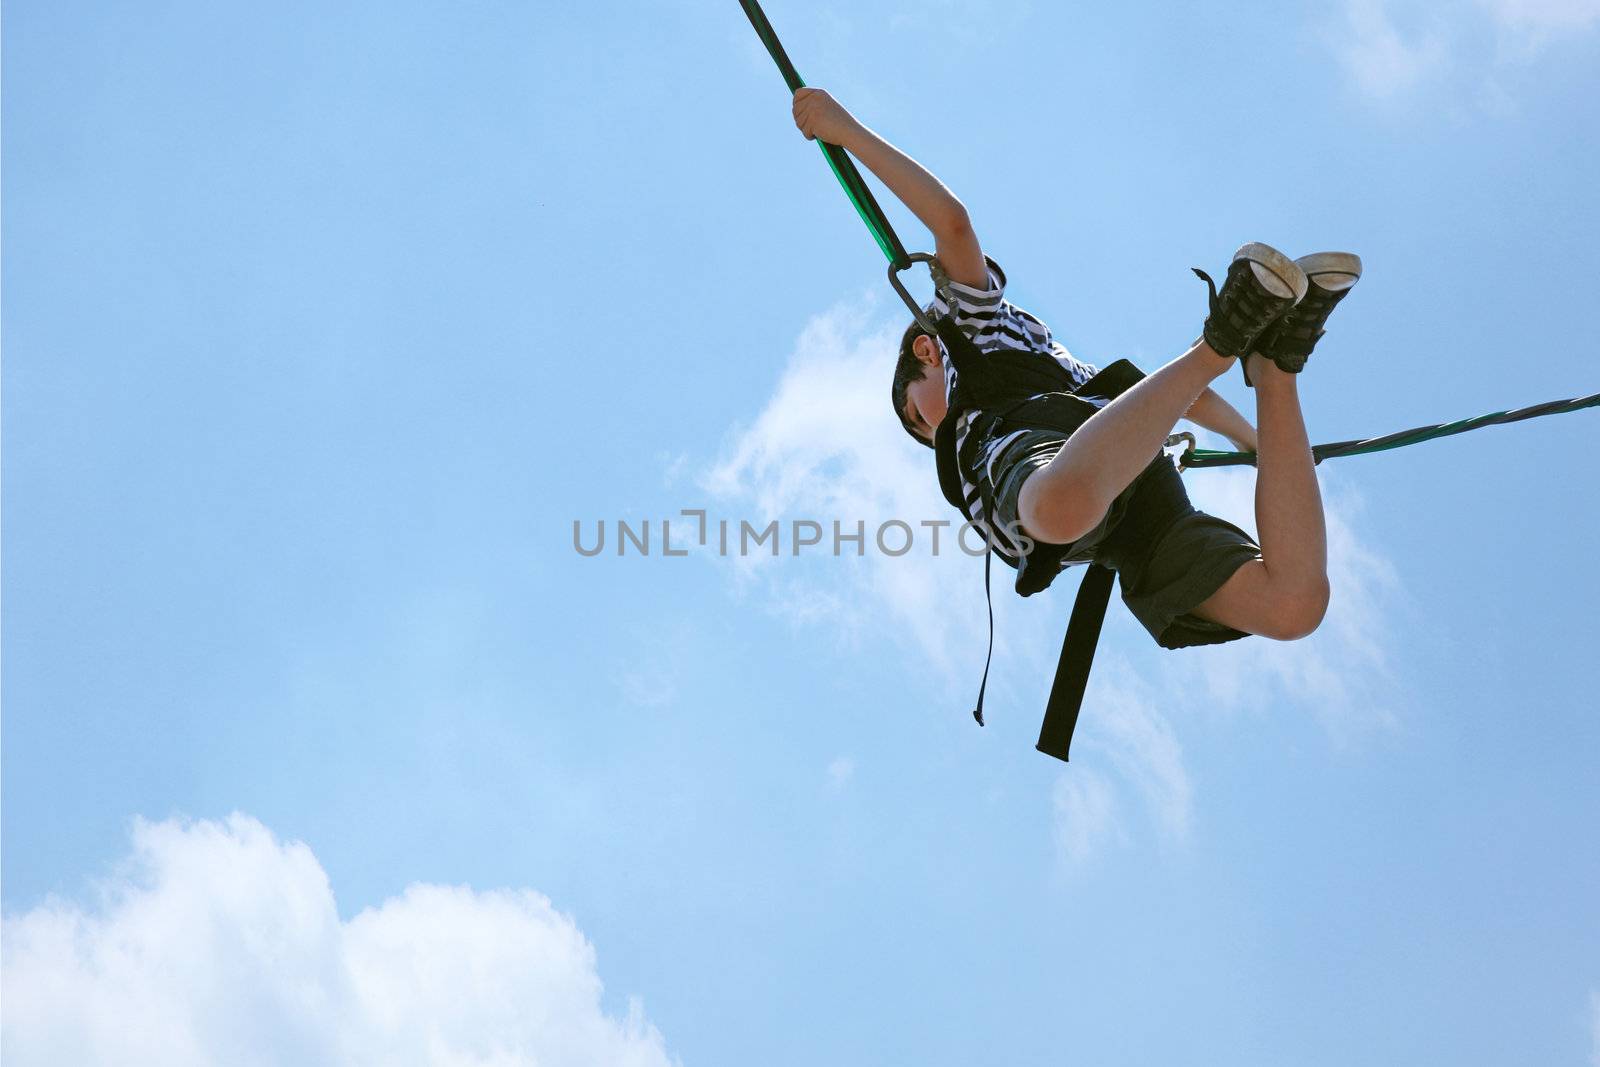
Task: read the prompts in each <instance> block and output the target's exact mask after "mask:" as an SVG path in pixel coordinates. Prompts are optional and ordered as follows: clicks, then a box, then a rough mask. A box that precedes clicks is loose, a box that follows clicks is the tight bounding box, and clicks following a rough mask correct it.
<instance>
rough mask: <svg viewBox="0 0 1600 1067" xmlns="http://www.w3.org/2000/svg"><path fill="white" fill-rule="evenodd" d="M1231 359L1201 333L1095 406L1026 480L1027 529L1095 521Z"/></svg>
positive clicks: (1057, 537) (1040, 532) (1043, 531)
mask: <svg viewBox="0 0 1600 1067" xmlns="http://www.w3.org/2000/svg"><path fill="white" fill-rule="evenodd" d="M1233 362H1234V361H1233V360H1232V359H1226V358H1223V357H1221V356H1219V355H1218V354H1217V353H1216V352H1215V351H1214V350H1213V349H1212V348H1211V346H1210V345H1208V344H1206V343H1205V342H1204V341H1200V342H1198V343H1196V344H1195V346H1194V347H1193V348H1191V349H1189V351H1187V352H1185V353H1184V354H1183V355H1181V356H1179V357H1178V358H1177V359H1175V360H1173V361H1172V362H1170V363H1168V364H1167V365H1166V366H1164V367H1162V368H1161V369H1160V370H1158V371H1156V372H1155V373H1154V374H1151V375H1149V376H1148V377H1146V378H1144V379H1143V380H1142V381H1140V382H1139V384H1137V385H1135V386H1134V387H1133V388H1131V389H1129V390H1128V391H1127V392H1125V393H1123V394H1122V395H1121V396H1119V397H1117V398H1116V399H1115V400H1113V401H1112V402H1111V403H1109V404H1107V405H1106V406H1105V407H1103V408H1101V409H1100V410H1099V411H1097V412H1095V413H1094V415H1093V416H1092V417H1091V418H1090V419H1089V420H1088V421H1087V422H1085V423H1084V424H1083V425H1082V426H1080V427H1078V429H1076V430H1075V431H1073V433H1072V436H1071V437H1069V438H1068V439H1067V441H1066V443H1065V444H1064V445H1062V447H1061V451H1060V452H1058V453H1057V454H1056V456H1055V458H1054V459H1052V460H1051V461H1050V462H1049V463H1048V464H1047V465H1046V466H1044V467H1042V468H1040V469H1039V470H1037V471H1035V472H1034V473H1033V474H1032V475H1030V476H1029V478H1028V480H1027V481H1026V482H1024V483H1023V485H1022V491H1021V493H1020V495H1019V497H1018V501H1017V511H1018V517H1019V519H1020V520H1021V522H1022V526H1023V529H1025V530H1026V531H1027V532H1028V534H1029V535H1030V536H1032V537H1034V538H1036V539H1038V540H1040V541H1047V542H1051V543H1055V544H1066V543H1068V542H1070V541H1075V540H1077V539H1078V538H1079V537H1082V536H1083V535H1084V534H1086V533H1088V532H1089V531H1090V530H1092V529H1094V527H1095V526H1096V525H1098V524H1099V522H1100V520H1101V518H1103V517H1104V516H1105V513H1106V510H1107V509H1108V508H1110V507H1111V502H1112V501H1113V500H1115V499H1116V498H1117V494H1118V493H1121V492H1122V491H1123V490H1124V489H1126V488H1127V487H1128V486H1129V485H1131V484H1132V483H1133V480H1134V479H1135V478H1137V477H1138V476H1139V473H1140V472H1141V471H1143V470H1144V469H1145V467H1146V466H1148V465H1149V463H1150V461H1151V460H1152V459H1153V458H1155V455H1156V453H1158V452H1160V451H1161V446H1162V445H1163V444H1165V443H1166V440H1167V436H1168V435H1169V434H1170V433H1172V428H1173V427H1174V426H1176V425H1177V422H1178V420H1179V419H1180V418H1182V417H1183V415H1184V413H1185V412H1187V411H1188V410H1189V408H1190V407H1191V406H1192V405H1193V404H1194V402H1195V400H1196V399H1197V398H1198V397H1199V396H1200V394H1201V393H1202V392H1204V391H1205V388H1206V386H1207V385H1209V384H1210V383H1211V382H1212V381H1213V380H1214V379H1216V378H1217V377H1218V376H1220V375H1221V374H1223V373H1224V372H1225V371H1227V370H1228V369H1229V368H1230V367H1231V366H1232V365H1233ZM1274 369H1276V368H1274ZM1284 377H1288V375H1284Z"/></svg>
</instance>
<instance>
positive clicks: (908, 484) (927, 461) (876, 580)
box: [702, 300, 1006, 680]
mask: <svg viewBox="0 0 1600 1067" xmlns="http://www.w3.org/2000/svg"><path fill="white" fill-rule="evenodd" d="M878 309H879V306H878V304H877V302H876V301H870V300H869V301H867V302H866V303H864V304H857V305H844V304H841V305H839V306H836V307H834V308H832V309H831V310H829V311H828V312H826V313H824V314H822V315H818V316H816V317H814V318H813V319H811V320H810V321H809V322H808V323H807V324H806V326H805V328H804V330H803V331H802V333H801V335H800V339H799V341H798V342H797V344H796V346H795V351H794V353H793V355H792V356H791V357H790V359H789V362H788V364H787V366H786V367H785V368H784V372H783V375H782V377H781V378H780V379H779V381H778V384H777V387H776V389H775V391H774V393H773V395H772V397H771V399H769V400H768V402H767V404H766V406H765V407H764V408H763V409H762V411H761V413H760V414H759V415H758V416H757V417H756V419H755V421H754V422H753V423H751V424H750V425H749V426H747V427H744V428H742V429H740V430H739V431H738V432H737V433H736V434H735V435H734V437H733V440H732V441H731V443H730V446H729V448H728V450H727V452H726V454H725V455H724V456H723V457H722V458H721V459H720V461H719V462H717V463H716V464H715V466H714V467H713V468H712V469H711V470H710V471H709V472H707V474H706V476H705V477H704V478H703V479H702V487H703V488H704V489H705V490H706V491H707V492H709V493H711V494H712V495H713V496H714V497H716V498H717V499H718V500H720V501H722V502H724V503H730V504H738V505H743V506H744V507H745V510H746V511H747V512H748V513H749V517H750V519H751V521H752V523H757V524H760V523H764V522H766V521H767V520H768V519H771V518H780V517H795V518H807V519H815V520H817V521H819V522H821V523H823V525H824V527H825V528H827V530H828V533H827V535H826V537H827V543H826V545H825V546H822V547H821V548H819V549H817V550H813V552H814V555H813V556H812V557H811V558H812V559H815V560H817V561H818V562H819V566H818V567H810V566H806V565H804V559H803V560H802V561H801V565H796V561H795V560H794V559H793V558H792V557H788V556H787V555H785V556H784V557H783V558H780V559H779V560H776V561H775V560H773V559H772V558H770V557H769V556H765V555H756V556H752V557H750V558H748V559H743V560H741V561H740V562H741V564H742V565H743V566H744V567H745V568H746V577H747V578H750V579H751V580H759V581H761V582H762V583H763V585H762V589H763V597H764V599H765V600H766V601H767V602H768V603H769V604H771V605H772V606H773V608H774V610H775V611H777V612H779V613H780V614H781V615H782V616H783V617H785V618H787V619H790V620H792V621H794V622H796V623H797V624H802V625H815V624H819V623H821V624H825V625H826V626H827V627H828V628H829V629H830V631H832V632H834V633H836V634H841V633H842V634H843V635H846V636H847V635H850V634H853V633H859V632H865V631H868V630H878V629H881V628H884V627H885V626H886V625H887V626H889V627H892V628H893V629H895V630H896V631H898V632H901V633H904V634H905V635H907V637H908V638H909V639H910V640H911V642H912V643H913V644H915V645H917V646H919V647H920V648H921V649H923V650H924V651H925V652H926V653H927V655H928V657H929V659H930V661H931V662H933V663H935V664H937V665H939V666H940V667H941V668H943V667H945V666H946V664H947V661H948V659H949V657H948V656H947V655H944V654H942V653H943V652H945V651H947V650H948V649H949V648H951V647H959V646H960V645H963V644H964V645H968V646H970V645H971V644H972V642H974V641H978V640H981V639H982V626H981V623H980V621H979V619H978V618H977V616H976V614H975V613H974V612H973V611H970V610H967V608H968V607H969V606H970V607H977V608H978V610H981V607H980V606H979V605H980V604H981V596H982V592H983V589H982V582H981V578H979V575H980V574H981V569H982V564H981V562H980V561H979V559H977V558H974V557H970V556H967V555H965V554H963V553H962V552H960V550H959V549H957V548H956V547H955V545H954V542H953V539H954V534H955V530H954V529H953V528H952V529H946V530H944V531H943V532H942V533H941V535H940V546H939V547H940V555H939V556H937V557H934V556H932V555H931V554H930V553H929V551H928V548H929V547H930V545H931V540H930V539H931V537H932V533H931V531H928V530H926V529H923V528H921V527H920V526H919V524H920V523H921V522H922V521H923V520H933V521H950V520H955V519H957V518H958V516H957V515H956V513H955V512H954V511H953V509H952V508H951V507H950V505H949V504H948V503H946V502H945V500H944V498H943V497H942V496H940V494H939V489H938V483H937V481H936V480H935V478H934V470H933V453H932V452H931V451H929V450H927V449H925V448H921V447H919V446H918V445H916V444H914V443H913V442H912V441H911V439H910V438H908V437H907V436H906V434H905V431H904V430H902V429H901V428H900V425H899V423H898V422H897V421H896V420H895V418H894V415H893V411H892V410H891V407H890V404H889V382H890V378H891V376H892V374H893V371H894V360H895V351H896V346H897V344H898V342H899V337H900V333H901V331H902V330H903V329H904V326H905V324H904V323H903V322H899V321H896V320H891V319H885V318H883V317H882V316H881V314H877V313H878ZM836 519H837V520H839V521H840V522H841V523H842V524H843V526H844V529H845V531H846V532H853V531H854V530H855V524H856V523H857V522H864V523H865V529H866V536H867V539H868V543H867V550H866V555H865V557H864V558H860V559H857V558H856V557H855V555H854V553H855V549H854V547H853V546H851V545H849V544H846V545H844V552H845V556H844V557H843V558H839V559H835V558H834V557H832V556H831V555H828V552H829V551H831V545H832V526H831V524H832V522H833V521H834V520H836ZM895 519H897V520H900V521H902V522H905V523H908V524H910V526H911V527H912V529H913V533H914V537H915V542H914V545H913V548H912V550H911V551H910V552H909V553H907V554H906V555H903V556H899V557H891V556H887V555H885V554H883V553H881V552H879V551H877V550H876V547H875V546H874V545H873V544H872V540H873V538H874V534H875V531H876V530H877V529H878V528H879V526H880V524H881V523H883V522H885V521H888V520H895ZM890 546H891V548H898V547H899V546H898V541H892V542H890ZM785 552H786V553H787V549H785ZM774 563H777V564H779V565H777V566H774V565H773V564H774ZM819 570H825V571H826V572H827V574H828V577H827V578H819V577H818V573H819ZM1000 584H1001V585H1002V587H1003V586H1004V585H1005V584H1006V580H1005V579H1002V581H1001V583H1000ZM1002 591H1003V590H1002ZM952 596H953V597H954V598H955V604H956V606H955V607H952V604H951V597H952ZM997 599H998V598H997ZM952 680H953V679H952Z"/></svg>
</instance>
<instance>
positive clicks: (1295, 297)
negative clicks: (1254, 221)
mask: <svg viewBox="0 0 1600 1067" xmlns="http://www.w3.org/2000/svg"><path fill="white" fill-rule="evenodd" d="M1193 269H1194V272H1195V273H1196V274H1197V275H1199V276H1200V277H1201V278H1202V279H1204V280H1205V283H1206V287H1207V288H1208V289H1210V290H1211V314H1210V315H1208V316H1207V317H1206V328H1205V333H1204V334H1203V336H1204V337H1205V341H1206V344H1208V345H1210V346H1211V348H1212V350H1213V351H1215V352H1216V353H1217V355H1219V356H1227V357H1232V356H1243V355H1245V354H1246V353H1248V352H1249V351H1250V350H1251V349H1252V347H1254V345H1255V340H1256V338H1257V337H1259V336H1260V335H1261V334H1262V333H1263V332H1264V331H1265V330H1266V329H1267V327H1269V326H1271V325H1272V324H1273V322H1275V321H1276V320H1277V319H1278V318H1279V317H1280V316H1282V315H1283V314H1284V313H1285V312H1287V311H1288V310H1289V309H1290V308H1292V307H1294V306H1295V304H1296V303H1297V302H1298V301H1299V300H1300V298H1301V297H1303V296H1305V295H1306V276H1305V274H1304V272H1302V271H1301V270H1300V268H1299V267H1297V266H1295V265H1294V263H1293V262H1292V261H1291V260H1290V259H1289V257H1288V256H1286V255H1284V254H1283V253H1282V252H1279V251H1278V250H1277V249H1276V248H1272V247H1270V246H1268V245H1264V244H1257V243H1255V242H1252V243H1250V244H1247V245H1245V246H1244V247H1242V248H1240V249H1239V251H1237V252H1235V253H1234V254H1233V262H1232V263H1231V264H1229V266H1228V276H1227V277H1226V278H1225V279H1224V280H1223V282H1222V291H1221V292H1220V293H1219V292H1218V291H1217V284H1216V283H1215V282H1213V281H1212V280H1211V275H1209V274H1207V273H1206V272H1205V271H1203V270H1201V269H1200V268H1199V267H1195V268H1193ZM1247 380H1248V379H1247Z"/></svg>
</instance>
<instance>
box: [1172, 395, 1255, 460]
mask: <svg viewBox="0 0 1600 1067" xmlns="http://www.w3.org/2000/svg"><path fill="white" fill-rule="evenodd" d="M1183 417H1184V418H1186V419H1188V420H1189V421H1190V422H1192V423H1194V424H1195V425H1196V426H1199V427H1202V428H1204V429H1207V430H1210V431H1211V432H1212V433H1220V434H1221V435H1222V436H1224V437H1226V438H1227V439H1228V440H1230V441H1232V442H1233V444H1234V447H1235V448H1238V449H1239V450H1240V451H1243V452H1254V451H1255V450H1256V428H1255V427H1254V426H1251V425H1250V420H1249V419H1246V418H1245V417H1244V416H1243V415H1241V414H1239V412H1238V410H1237V409H1235V408H1234V406H1233V405H1232V404H1230V403H1228V402H1227V401H1226V400H1224V399H1222V397H1221V396H1219V395H1218V394H1217V392H1216V391H1215V390H1214V389H1212V388H1211V387H1210V386H1209V385H1208V386H1206V391H1205V392H1203V393H1201V394H1200V397H1199V399H1197V400H1196V401H1195V402H1194V403H1193V404H1192V405H1190V407H1189V410H1188V411H1186V412H1184V415H1183Z"/></svg>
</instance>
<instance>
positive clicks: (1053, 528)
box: [1017, 474, 1106, 545]
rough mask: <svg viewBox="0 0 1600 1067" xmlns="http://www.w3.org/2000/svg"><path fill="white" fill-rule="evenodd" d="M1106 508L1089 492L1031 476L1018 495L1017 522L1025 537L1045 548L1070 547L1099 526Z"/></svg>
mask: <svg viewBox="0 0 1600 1067" xmlns="http://www.w3.org/2000/svg"><path fill="white" fill-rule="evenodd" d="M1105 514H1106V506H1102V505H1100V504H1099V503H1098V502H1097V501H1095V500H1093V499H1092V496H1091V494H1090V493H1088V492H1084V491H1079V492H1073V491H1072V487H1071V486H1064V485H1059V484H1055V483H1047V482H1046V481H1045V480H1044V479H1042V478H1040V477H1039V475H1038V474H1034V475H1033V476H1032V477H1030V478H1028V480H1027V481H1025V482H1023V483H1022V490H1021V492H1019V493H1018V495H1017V518H1018V519H1019V520H1021V522H1022V528H1023V529H1024V530H1026V531H1027V533H1028V536H1029V537H1032V538H1033V539H1034V540H1036V541H1043V542H1045V543H1047V544H1053V545H1066V544H1071V543H1072V542H1073V541H1076V540H1077V539H1078V538H1080V537H1082V536H1084V535H1085V534H1087V533H1089V532H1090V531H1091V530H1093V529H1094V528H1095V527H1096V526H1098V525H1100V520H1101V519H1103V518H1105Z"/></svg>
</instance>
